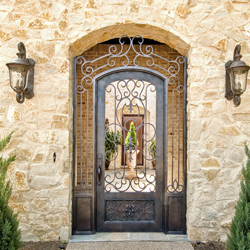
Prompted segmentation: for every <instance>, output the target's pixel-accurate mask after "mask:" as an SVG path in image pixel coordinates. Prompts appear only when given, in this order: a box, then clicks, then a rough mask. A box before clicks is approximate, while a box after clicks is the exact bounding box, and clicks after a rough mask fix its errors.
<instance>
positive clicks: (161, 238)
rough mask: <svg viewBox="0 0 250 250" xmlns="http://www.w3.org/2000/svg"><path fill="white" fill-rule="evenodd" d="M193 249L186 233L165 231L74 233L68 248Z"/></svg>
mask: <svg viewBox="0 0 250 250" xmlns="http://www.w3.org/2000/svg"><path fill="white" fill-rule="evenodd" d="M80 249H83V250H85V249H89V250H95V249H96V250H131V249H133V250H158V249H159V250H160V249H165V250H193V249H194V248H193V247H192V245H191V243H190V242H189V241H188V238H187V236H186V235H169V234H164V233H96V234H92V235H73V236H72V237H71V239H70V241H69V244H68V246H67V250H80Z"/></svg>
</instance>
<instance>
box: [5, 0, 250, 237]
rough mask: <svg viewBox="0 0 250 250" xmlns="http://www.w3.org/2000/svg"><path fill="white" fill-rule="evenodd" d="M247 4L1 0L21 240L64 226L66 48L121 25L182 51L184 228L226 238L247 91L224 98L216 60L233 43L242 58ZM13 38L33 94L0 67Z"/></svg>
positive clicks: (115, 32)
mask: <svg viewBox="0 0 250 250" xmlns="http://www.w3.org/2000/svg"><path fill="white" fill-rule="evenodd" d="M249 10H250V5H249V0H232V1H228V0H222V1H214V0H208V1H203V0H197V1H187V0H178V1H159V0H138V1H133V0H128V1H121V0H110V1H107V2H104V1H102V0H83V1H70V0H50V1H47V0H30V1H28V2H27V1H7V0H2V1H1V5H0V21H1V24H0V58H1V60H0V61H1V64H0V72H1V78H0V135H1V138H3V137H4V136H6V135H7V134H8V133H10V132H11V131H15V133H14V135H13V138H12V141H11V143H10V144H9V146H8V147H7V148H6V152H4V153H5V154H6V155H7V154H12V153H15V154H16V155H17V158H16V162H15V164H13V165H11V167H10V169H9V171H8V176H9V177H10V179H11V181H12V182H13V195H12V198H11V200H10V205H11V207H13V208H14V210H15V211H19V216H20V218H21V221H22V224H21V228H22V229H23V239H24V240H34V241H37V240H58V238H59V237H60V238H61V239H62V240H64V239H65V240H67V239H68V237H69V236H70V234H71V218H72V215H71V200H72V194H71V190H72V184H71V182H72V181H71V180H72V175H71V173H72V172H73V170H72V169H73V163H72V147H73V142H72V139H71V138H72V129H73V111H72V110H73V109H72V105H73V93H72V90H73V57H74V56H77V55H80V54H81V53H83V52H84V51H86V50H87V49H89V48H91V47H93V46H94V45H96V44H97V43H100V42H103V41H105V40H109V39H112V38H115V37H120V36H121V35H124V34H127V35H130V36H134V35H137V34H140V35H142V36H144V37H146V38H150V39H155V40H157V41H159V42H162V43H166V44H168V45H169V46H170V47H172V48H174V49H176V50H177V51H178V52H179V53H181V54H182V55H185V56H188V87H187V100H188V102H187V119H188V120H187V131H188V135H187V140H188V142H187V162H188V163H187V169H188V173H187V189H188V192H187V234H188V237H189V239H190V240H204V241H205V240H223V241H224V240H225V239H226V233H227V232H228V226H229V225H230V221H231V219H232V217H233V214H234V205H235V200H236V199H237V198H238V192H239V187H240V186H239V183H240V179H241V174H240V171H241V166H242V164H243V163H244V159H245V156H244V142H245V141H246V142H249V139H250V130H249V119H250V111H249V98H248V96H249V94H250V92H249V91H248V90H247V91H246V92H245V93H244V94H243V97H242V103H241V105H240V106H239V107H234V106H233V102H232V101H230V102H229V101H227V100H226V99H225V98H224V75H225V72H224V65H225V62H226V61H227V60H232V56H233V50H234V47H235V45H236V44H237V43H240V44H241V45H242V55H243V58H242V59H243V60H244V61H245V62H246V63H247V64H248V65H249V64H250V56H249V53H250V48H249V45H248V44H250V28H249V21H250V15H249ZM19 41H22V42H24V44H25V45H26V50H27V57H31V58H33V59H34V60H35V61H36V67H35V86H34V93H35V96H34V98H32V99H31V100H25V102H24V103H23V104H22V105H21V104H18V103H17V102H16V100H15V93H14V92H13V91H12V90H11V89H10V87H9V82H8V78H9V75H8V70H7V67H6V66H5V64H6V63H7V62H10V61H11V60H12V59H13V58H14V57H15V53H16V52H17V47H16V46H17V43H18V42H19ZM248 78H249V77H248ZM248 81H249V80H248ZM248 89H249V83H248ZM54 152H56V154H57V160H56V162H53V153H54ZM58 190H62V192H59V191H58ZM206 209H207V210H206ZM221 211H223V213H222V212H221ZM52 214H53V215H54V218H59V220H58V221H55V220H53V218H51V215H52ZM194 214H199V215H200V216H199V217H200V218H199V220H197V219H195V218H194Z"/></svg>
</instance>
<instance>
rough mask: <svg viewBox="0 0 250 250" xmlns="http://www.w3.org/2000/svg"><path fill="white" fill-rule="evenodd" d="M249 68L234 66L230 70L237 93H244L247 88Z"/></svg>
mask: <svg viewBox="0 0 250 250" xmlns="http://www.w3.org/2000/svg"><path fill="white" fill-rule="evenodd" d="M247 74H248V70H246V69H241V68H234V69H233V70H231V72H230V80H231V84H232V90H233V92H235V93H243V92H244V91H245V90H246V83H247Z"/></svg>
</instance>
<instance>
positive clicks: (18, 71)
mask: <svg viewBox="0 0 250 250" xmlns="http://www.w3.org/2000/svg"><path fill="white" fill-rule="evenodd" d="M17 48H18V50H19V52H17V53H16V54H17V56H18V57H17V58H16V59H14V60H13V61H12V62H10V63H6V66H7V67H8V68H9V74H10V86H11V88H12V89H13V90H14V91H15V92H16V93H17V94H16V100H17V102H18V103H23V102H24V99H25V98H27V99H31V98H32V97H33V96H34V92H33V85H34V66H35V61H34V60H33V59H31V58H26V49H25V46H24V44H23V43H22V42H20V43H18V45H17Z"/></svg>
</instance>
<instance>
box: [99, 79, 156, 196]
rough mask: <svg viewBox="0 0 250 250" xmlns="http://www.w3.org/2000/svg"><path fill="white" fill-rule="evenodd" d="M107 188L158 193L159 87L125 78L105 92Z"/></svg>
mask: <svg viewBox="0 0 250 250" xmlns="http://www.w3.org/2000/svg"><path fill="white" fill-rule="evenodd" d="M105 117H106V122H105V126H104V127H105V157H106V159H105V191H106V192H125V191H126V192H155V185H156V183H155V165H156V157H155V152H156V143H155V142H156V136H155V134H156V87H155V86H154V85H153V84H152V83H149V82H145V81H138V80H136V79H133V80H121V81H116V82H112V83H111V84H109V85H108V86H107V87H106V91H105Z"/></svg>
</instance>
